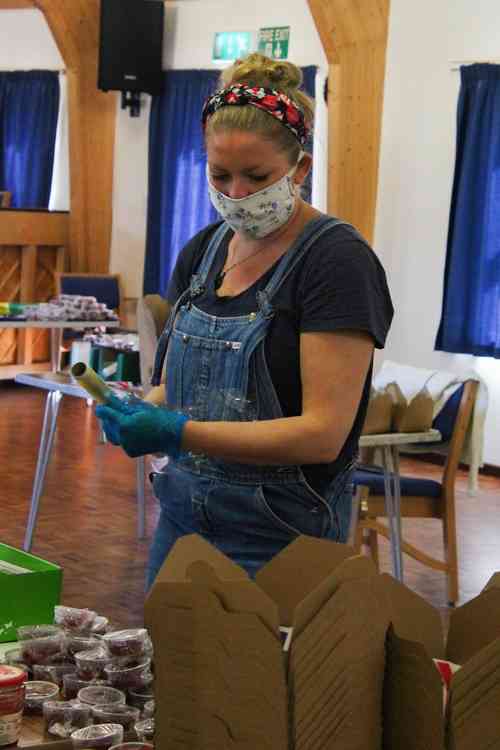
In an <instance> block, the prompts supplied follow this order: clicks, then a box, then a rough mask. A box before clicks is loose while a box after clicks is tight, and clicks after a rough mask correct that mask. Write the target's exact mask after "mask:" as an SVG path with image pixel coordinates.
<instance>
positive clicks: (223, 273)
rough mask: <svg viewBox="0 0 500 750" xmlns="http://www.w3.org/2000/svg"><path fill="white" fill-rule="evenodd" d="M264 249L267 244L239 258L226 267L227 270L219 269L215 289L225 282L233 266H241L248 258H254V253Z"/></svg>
mask: <svg viewBox="0 0 500 750" xmlns="http://www.w3.org/2000/svg"><path fill="white" fill-rule="evenodd" d="M264 249H265V246H263V247H259V249H258V250H256V251H255V252H254V253H250V255H247V256H246V258H243V260H237V261H236V263H233V264H232V265H231V266H229V268H226V270H225V271H224V270H222V271H219V273H218V274H217V276H216V277H215V279H214V289H216V290H217V289H219V288H220V287H221V286H222V284H223V282H224V279H225V278H226V276H227V275H228V273H229V271H232V270H233V268H236V266H241V265H242V264H243V263H245V262H246V261H247V260H250V258H253V257H254V255H257V254H258V253H260V252H262V250H264Z"/></svg>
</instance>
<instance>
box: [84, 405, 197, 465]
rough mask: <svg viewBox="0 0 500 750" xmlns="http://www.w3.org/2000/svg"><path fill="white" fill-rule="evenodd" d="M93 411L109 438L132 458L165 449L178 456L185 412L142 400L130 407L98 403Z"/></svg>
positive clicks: (168, 452)
mask: <svg viewBox="0 0 500 750" xmlns="http://www.w3.org/2000/svg"><path fill="white" fill-rule="evenodd" d="M118 401H119V400H118ZM95 413H96V416H97V417H98V418H99V419H100V420H101V421H102V423H103V427H104V431H105V432H106V435H107V436H108V438H109V439H110V441H111V442H112V443H113V444H114V445H120V446H121V447H122V448H123V450H124V451H125V452H126V453H127V454H128V455H129V456H131V457H132V458H136V457H137V456H145V455H146V454H147V453H167V454H168V455H169V456H171V457H172V458H177V457H178V456H179V454H180V453H181V441H182V432H183V429H184V425H185V423H186V422H187V420H188V417H186V416H185V415H184V414H179V413H178V412H173V411H169V410H168V409H164V408H162V407H159V406H153V405H152V404H149V403H147V402H144V401H142V402H140V404H138V405H137V406H136V408H135V409H133V410H131V409H127V406H126V405H121V404H120V403H116V402H113V403H111V404H108V405H106V406H98V407H97V408H96V410H95Z"/></svg>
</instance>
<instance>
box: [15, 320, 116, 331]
mask: <svg viewBox="0 0 500 750" xmlns="http://www.w3.org/2000/svg"><path fill="white" fill-rule="evenodd" d="M119 325H120V321H119V320H5V321H2V319H1V317H0V328H73V329H74V330H76V331H81V330H83V329H84V328H97V327H100V328H118V327H119Z"/></svg>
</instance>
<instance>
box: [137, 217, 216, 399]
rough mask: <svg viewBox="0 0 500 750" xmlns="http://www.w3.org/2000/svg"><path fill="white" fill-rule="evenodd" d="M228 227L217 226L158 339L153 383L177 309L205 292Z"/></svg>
mask: <svg viewBox="0 0 500 750" xmlns="http://www.w3.org/2000/svg"><path fill="white" fill-rule="evenodd" d="M228 229H229V227H228V226H227V224H226V223H224V222H223V223H222V224H221V225H220V227H217V229H216V231H215V232H214V234H213V236H212V238H211V240H210V242H209V244H208V247H207V249H206V250H205V252H204V253H203V258H202V260H201V263H200V267H199V268H198V270H197V272H196V273H194V274H193V275H192V276H191V280H190V282H189V286H188V288H187V289H185V290H184V291H183V292H182V294H181V296H180V297H179V299H178V300H177V302H176V303H175V305H174V307H173V308H172V310H171V311H170V315H169V318H168V321H167V323H166V325H165V328H164V330H163V332H162V334H161V336H160V338H159V339H158V344H157V347H156V354H155V360H154V366H153V374H152V376H151V385H160V382H161V374H162V370H163V363H164V362H165V357H166V356H167V348H168V342H169V340H170V334H171V333H172V327H173V325H174V320H175V316H176V315H177V310H178V309H179V307H180V306H181V305H183V304H184V303H185V302H187V301H189V300H190V299H192V298H193V297H197V296H198V295H199V294H202V293H203V291H204V289H205V284H206V280H207V275H208V272H209V271H210V267H211V265H212V263H213V262H214V259H215V256H216V254H217V250H218V249H219V245H220V243H221V242H222V240H223V239H224V236H225V234H226V232H227V231H228Z"/></svg>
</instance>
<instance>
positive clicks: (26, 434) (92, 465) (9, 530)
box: [0, 381, 500, 627]
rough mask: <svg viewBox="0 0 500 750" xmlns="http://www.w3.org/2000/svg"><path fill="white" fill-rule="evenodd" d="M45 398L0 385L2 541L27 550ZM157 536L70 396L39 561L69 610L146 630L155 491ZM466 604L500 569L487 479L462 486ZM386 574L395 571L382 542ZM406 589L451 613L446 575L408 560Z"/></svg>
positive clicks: (150, 502)
mask: <svg viewBox="0 0 500 750" xmlns="http://www.w3.org/2000/svg"><path fill="white" fill-rule="evenodd" d="M44 401H45V397H44V395H43V393H41V392H39V391H37V390H33V389H30V388H26V387H24V386H18V385H15V384H13V383H9V382H5V381H3V382H0V424H1V428H0V467H1V469H0V541H2V542H4V543H6V544H10V545H13V546H16V547H21V546H22V543H23V538H24V530H25V525H26V519H27V515H28V508H29V501H30V496H31V487H32V480H33V475H34V471H35V465H36V457H37V451H38V441H39V436H40V430H41V425H42V418H43V407H44ZM402 471H403V472H404V473H408V474H413V475H419V476H420V475H421V476H426V477H430V478H432V477H436V478H438V477H439V476H440V471H441V470H440V468H439V467H438V466H434V465H430V464H424V463H421V462H418V461H414V460H406V459H404V460H403V461H402ZM147 492H148V494H147V498H146V502H147V538H146V539H145V540H142V541H138V539H137V532H136V522H137V514H136V496H135V464H134V462H133V461H132V460H131V459H129V458H127V456H126V455H125V454H123V453H122V451H121V450H119V449H117V448H114V447H113V446H111V445H102V444H100V443H99V442H98V432H97V421H96V419H95V416H94V414H93V409H92V408H89V407H87V406H86V404H85V403H84V402H83V401H81V400H79V399H74V398H68V397H64V398H63V401H62V404H61V410H60V414H59V422H58V431H57V434H56V439H55V444H54V451H53V456H52V461H51V463H50V466H49V470H48V473H47V481H46V485H45V492H44V496H43V498H42V502H41V508H40V514H39V522H38V526H37V528H36V533H35V539H34V544H33V549H32V551H33V553H34V554H36V555H39V556H41V557H43V558H45V559H47V560H51V561H53V562H56V563H58V564H60V565H61V566H62V567H63V569H64V587H63V603H65V604H67V605H70V606H79V607H89V608H91V609H95V610H97V611H98V613H99V614H102V615H106V616H107V617H109V618H110V619H111V620H112V622H113V624H114V625H116V626H120V627H126V626H136V625H139V624H141V623H142V619H143V605H144V575H145V561H146V558H147V551H148V546H149V540H150V539H151V535H152V532H153V529H154V526H155V522H156V518H157V505H156V501H155V499H154V497H153V496H152V494H151V493H150V491H149V488H148V490H147ZM457 505H458V529H459V555H460V577H461V600H462V601H466V600H468V599H470V598H472V597H473V596H476V595H477V594H478V593H479V591H480V590H481V588H482V587H483V586H484V584H485V583H486V582H487V580H488V579H489V577H490V576H491V574H492V573H493V572H494V571H496V570H500V544H499V540H500V479H497V478H493V477H481V478H480V489H479V492H478V493H477V495H476V496H474V497H471V496H469V495H468V493H467V480H466V475H465V474H464V473H461V474H460V477H459V480H458V487H457ZM404 531H405V535H406V536H407V538H408V539H409V540H410V541H413V542H418V544H419V545H421V546H424V547H425V548H426V549H427V550H429V551H431V552H434V553H436V552H437V553H440V552H441V550H442V542H441V531H440V524H439V522H437V521H436V522H434V521H432V520H431V521H427V520H426V521H408V522H406V521H405V526H404ZM381 558H382V567H383V569H385V570H389V555H388V546H387V544H386V543H385V542H384V541H382V542H381ZM405 581H406V583H407V584H408V585H409V586H410V587H411V588H413V589H414V590H416V591H418V592H419V593H420V594H422V595H423V596H425V597H426V598H427V599H428V600H429V601H430V602H432V603H433V604H434V605H435V606H437V607H439V608H440V609H441V611H442V612H443V616H444V619H445V620H446V590H445V584H444V576H443V575H442V574H441V573H438V572H435V571H431V570H429V569H427V568H424V567H423V566H421V565H419V564H418V563H415V562H413V561H410V560H409V559H407V558H406V559H405Z"/></svg>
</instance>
